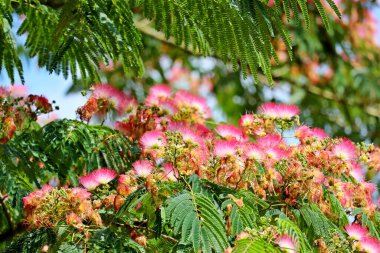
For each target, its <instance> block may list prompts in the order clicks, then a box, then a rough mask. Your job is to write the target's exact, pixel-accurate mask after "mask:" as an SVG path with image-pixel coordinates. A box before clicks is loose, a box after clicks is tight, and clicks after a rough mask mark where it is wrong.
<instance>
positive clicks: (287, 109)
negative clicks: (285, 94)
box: [258, 102, 300, 119]
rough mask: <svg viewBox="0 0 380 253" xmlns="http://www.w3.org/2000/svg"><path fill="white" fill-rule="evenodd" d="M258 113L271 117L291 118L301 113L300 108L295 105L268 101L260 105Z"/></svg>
mask: <svg viewBox="0 0 380 253" xmlns="http://www.w3.org/2000/svg"><path fill="white" fill-rule="evenodd" d="M258 113H259V114H263V115H265V116H267V117H269V118H280V119H291V118H292V117H294V116H296V115H298V114H300V109H298V107H297V106H295V105H287V104H276V103H272V102H268V103H265V104H263V105H261V106H260V107H259V109H258Z"/></svg>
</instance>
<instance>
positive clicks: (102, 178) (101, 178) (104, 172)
mask: <svg viewBox="0 0 380 253" xmlns="http://www.w3.org/2000/svg"><path fill="white" fill-rule="evenodd" d="M91 175H92V176H93V177H94V178H95V180H96V181H97V182H98V183H99V184H108V183H109V182H111V181H112V180H113V179H115V178H116V177H117V172H116V171H114V170H112V169H109V168H99V169H97V170H94V171H93V172H91Z"/></svg>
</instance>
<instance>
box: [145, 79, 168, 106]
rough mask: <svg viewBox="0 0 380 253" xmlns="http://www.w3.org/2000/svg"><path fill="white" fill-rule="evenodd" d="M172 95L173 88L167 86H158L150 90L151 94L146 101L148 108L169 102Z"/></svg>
mask: <svg viewBox="0 0 380 253" xmlns="http://www.w3.org/2000/svg"><path fill="white" fill-rule="evenodd" d="M171 94H172V88H170V86H168V85H166V84H157V85H154V86H152V87H150V89H149V94H148V96H147V97H146V99H145V103H146V104H147V105H148V106H152V105H161V103H162V102H163V101H165V100H167V99H168V98H169V97H170V96H171Z"/></svg>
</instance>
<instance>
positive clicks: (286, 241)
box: [277, 235, 297, 253]
mask: <svg viewBox="0 0 380 253" xmlns="http://www.w3.org/2000/svg"><path fill="white" fill-rule="evenodd" d="M277 243H278V246H280V248H281V249H282V250H283V251H284V252H288V253H297V251H296V244H295V243H294V242H293V240H292V238H291V237H290V236H289V235H281V236H279V237H278V238H277Z"/></svg>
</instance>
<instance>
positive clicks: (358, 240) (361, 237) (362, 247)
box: [344, 223, 380, 253]
mask: <svg viewBox="0 0 380 253" xmlns="http://www.w3.org/2000/svg"><path fill="white" fill-rule="evenodd" d="M344 229H345V231H346V232H347V234H348V237H349V238H350V239H351V240H353V241H354V247H353V248H354V249H357V250H359V251H361V252H363V251H364V252H370V253H373V252H379V250H380V241H378V240H377V239H376V238H374V237H371V236H370V235H369V232H368V229H367V228H365V227H363V226H361V225H359V224H357V223H352V224H351V225H347V226H345V227H344Z"/></svg>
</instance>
